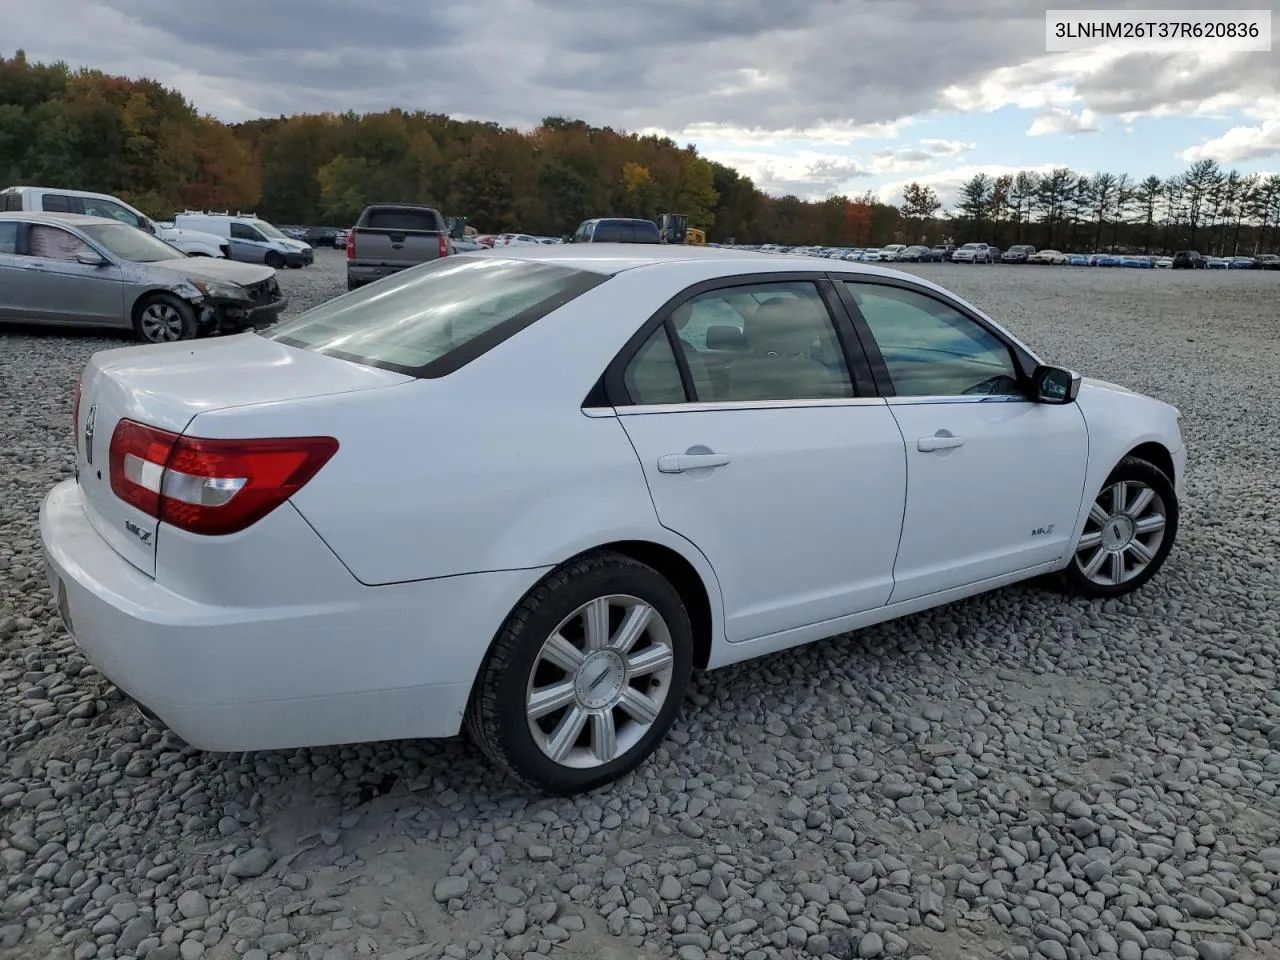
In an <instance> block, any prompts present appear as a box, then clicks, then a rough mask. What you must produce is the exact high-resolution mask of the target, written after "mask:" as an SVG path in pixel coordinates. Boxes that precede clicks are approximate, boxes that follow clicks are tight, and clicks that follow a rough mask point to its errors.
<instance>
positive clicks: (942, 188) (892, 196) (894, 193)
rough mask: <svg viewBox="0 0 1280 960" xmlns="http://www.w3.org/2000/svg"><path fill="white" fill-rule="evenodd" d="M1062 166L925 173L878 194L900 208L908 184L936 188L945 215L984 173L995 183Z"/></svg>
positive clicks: (989, 165)
mask: <svg viewBox="0 0 1280 960" xmlns="http://www.w3.org/2000/svg"><path fill="white" fill-rule="evenodd" d="M1059 166H1063V164H1056V163H1041V164H1036V165H1034V166H1024V167H1010V166H1005V165H1003V164H998V163H984V164H971V165H967V166H963V167H954V168H952V169H950V170H939V171H936V172H934V173H926V174H922V175H921V176H918V177H910V178H908V179H906V180H895V181H893V182H892V183H886V184H883V185H881V186H880V187H879V188H878V189H877V190H876V193H877V195H878V196H879V197H880V199H881V200H883V201H884V202H885V203H894V204H897V203H901V202H902V190H903V188H904V187H905V186H906V185H907V184H909V183H918V184H921V185H922V186H926V187H932V188H933V190H934V192H935V193H937V195H938V199H939V200H941V201H942V205H943V210H944V211H945V210H948V209H950V208H951V207H952V206H954V205H955V202H956V200H957V198H958V197H959V194H960V188H961V187H962V186H963V185H964V184H965V183H966V182H968V181H969V180H972V179H973V178H974V177H975V176H976V175H977V174H979V173H985V174H986V175H987V176H988V177H991V178H992V179H995V178H996V177H999V176H1003V175H1004V174H1011V175H1016V174H1018V173H1019V172H1021V171H1026V172H1027V173H1048V172H1049V171H1051V170H1053V169H1055V168H1057V167H1059ZM1077 172H1079V171H1077Z"/></svg>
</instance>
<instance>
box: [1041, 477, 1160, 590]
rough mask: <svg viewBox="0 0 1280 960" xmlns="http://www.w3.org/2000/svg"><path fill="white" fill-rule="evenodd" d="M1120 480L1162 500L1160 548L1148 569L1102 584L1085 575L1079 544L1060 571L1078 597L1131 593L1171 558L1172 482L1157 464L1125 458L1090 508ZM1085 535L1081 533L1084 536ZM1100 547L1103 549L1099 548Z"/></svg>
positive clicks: (1093, 524)
mask: <svg viewBox="0 0 1280 960" xmlns="http://www.w3.org/2000/svg"><path fill="white" fill-rule="evenodd" d="M1121 481H1127V482H1130V483H1137V484H1142V485H1144V486H1146V487H1147V488H1149V489H1150V490H1152V491H1153V492H1154V493H1155V494H1156V496H1157V497H1159V498H1160V502H1161V503H1162V505H1163V515H1164V528H1163V536H1162V537H1161V540H1160V544H1159V547H1158V548H1157V549H1156V550H1155V551H1154V555H1153V557H1152V559H1151V560H1150V561H1149V562H1148V563H1147V565H1146V567H1145V568H1143V569H1142V570H1141V571H1139V572H1138V573H1137V574H1136V575H1135V576H1133V577H1132V578H1131V579H1129V580H1124V581H1123V582H1121V583H1118V584H1115V583H1113V584H1102V583H1098V582H1097V581H1095V580H1092V579H1090V578H1089V577H1088V576H1086V575H1085V572H1084V570H1083V569H1082V567H1081V559H1080V551H1079V548H1078V547H1077V549H1076V550H1075V551H1073V552H1072V555H1071V562H1070V563H1069V564H1068V565H1067V568H1066V569H1065V570H1064V571H1062V574H1061V579H1062V581H1063V586H1064V587H1065V588H1066V589H1067V590H1068V591H1069V592H1070V593H1074V594H1076V595H1077V596H1082V597H1090V598H1096V599H1107V598H1110V597H1122V596H1124V595H1125V594H1128V593H1132V592H1133V591H1135V590H1137V589H1139V588H1140V587H1142V586H1143V585H1144V584H1145V583H1146V582H1147V581H1148V580H1150V579H1151V578H1152V577H1154V576H1155V575H1156V573H1157V572H1159V570H1160V568H1161V567H1162V566H1164V562H1165V560H1166V559H1168V557H1169V551H1171V550H1172V549H1173V544H1174V540H1175V539H1176V538H1177V535H1178V495H1177V492H1176V491H1175V490H1174V488H1173V481H1172V480H1171V479H1170V478H1169V477H1168V476H1166V475H1165V473H1164V471H1162V470H1161V469H1160V468H1158V467H1156V466H1155V465H1154V464H1151V463H1148V462H1147V461H1146V460H1143V459H1141V458H1139V457H1125V458H1124V459H1123V460H1121V461H1120V462H1119V463H1118V464H1117V465H1116V467H1115V469H1114V470H1112V471H1111V474H1110V475H1109V476H1108V477H1107V480H1106V483H1104V484H1103V485H1102V489H1101V490H1099V491H1098V494H1097V496H1096V497H1095V499H1094V500H1093V501H1091V502H1090V507H1091V508H1092V506H1093V504H1094V503H1096V502H1097V501H1098V499H1099V498H1102V497H1103V496H1104V495H1105V492H1106V491H1107V490H1109V489H1110V488H1111V487H1112V485H1113V484H1116V483H1119V482H1121ZM1095 525H1096V523H1095V522H1094V521H1090V522H1086V524H1085V533H1086V534H1087V533H1089V532H1090V528H1091V527H1093V526H1095ZM1099 532H1101V531H1099ZM1083 536H1084V535H1083V534H1082V539H1083ZM1099 549H1102V548H1101V547H1100V548H1099Z"/></svg>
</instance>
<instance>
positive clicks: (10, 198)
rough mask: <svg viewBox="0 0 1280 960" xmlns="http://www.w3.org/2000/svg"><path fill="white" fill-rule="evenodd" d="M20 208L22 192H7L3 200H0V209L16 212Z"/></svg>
mask: <svg viewBox="0 0 1280 960" xmlns="http://www.w3.org/2000/svg"><path fill="white" fill-rule="evenodd" d="M21 209H22V194H20V193H10V194H7V195H6V196H5V198H4V200H3V201H0V210H4V211H12V212H15V213H16V212H18V211H20V210H21Z"/></svg>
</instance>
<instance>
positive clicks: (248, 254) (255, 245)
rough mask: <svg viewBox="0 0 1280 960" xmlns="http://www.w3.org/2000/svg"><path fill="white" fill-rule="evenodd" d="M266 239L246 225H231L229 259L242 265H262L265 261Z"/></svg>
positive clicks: (233, 223)
mask: <svg viewBox="0 0 1280 960" xmlns="http://www.w3.org/2000/svg"><path fill="white" fill-rule="evenodd" d="M267 246H268V244H267V238H266V237H264V236H263V235H262V234H260V233H259V232H258V231H257V230H256V229H254V228H253V227H251V226H249V225H248V224H247V223H235V222H232V224H231V259H233V260H239V261H241V262H243V263H263V262H264V261H265V260H266V259H267Z"/></svg>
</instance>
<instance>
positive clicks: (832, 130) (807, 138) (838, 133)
mask: <svg viewBox="0 0 1280 960" xmlns="http://www.w3.org/2000/svg"><path fill="white" fill-rule="evenodd" d="M912 122H913V121H912V120H911V119H910V118H904V119H903V120H900V121H898V122H896V123H853V122H833V123H820V124H817V125H815V126H812V127H807V128H804V129H799V128H790V129H784V130H769V129H765V128H759V127H757V128H751V127H735V126H732V125H730V124H722V123H694V124H690V125H689V126H687V127H684V128H683V129H681V130H678V131H674V132H673V131H668V130H660V129H657V128H648V129H645V130H642V131H640V132H641V133H656V134H658V135H659V136H667V137H670V138H671V139H672V140H675V141H677V142H679V143H684V142H686V141H697V142H706V141H714V142H716V143H724V144H731V145H735V146H752V147H777V146H781V145H783V144H788V143H821V144H824V145H830V146H842V145H847V144H852V143H855V142H857V141H859V140H894V139H896V138H897V137H899V136H900V135H901V132H902V128H904V127H907V126H910V125H911V124H912Z"/></svg>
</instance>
